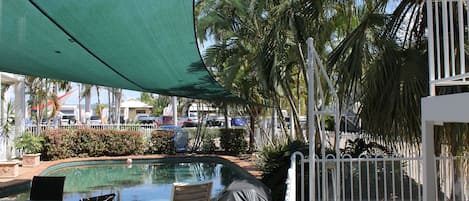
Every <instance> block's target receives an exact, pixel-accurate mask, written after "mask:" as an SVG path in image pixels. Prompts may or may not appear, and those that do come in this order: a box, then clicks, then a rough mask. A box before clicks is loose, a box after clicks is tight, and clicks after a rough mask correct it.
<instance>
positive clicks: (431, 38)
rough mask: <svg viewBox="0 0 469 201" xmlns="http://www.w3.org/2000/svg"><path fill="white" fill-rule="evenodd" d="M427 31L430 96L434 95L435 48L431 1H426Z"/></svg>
mask: <svg viewBox="0 0 469 201" xmlns="http://www.w3.org/2000/svg"><path fill="white" fill-rule="evenodd" d="M426 3H427V24H428V26H427V29H428V32H427V34H428V67H429V89H430V96H434V95H436V91H435V84H434V80H435V46H434V35H433V33H434V31H433V10H432V8H433V3H432V0H427V2H426Z"/></svg>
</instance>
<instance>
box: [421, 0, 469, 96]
mask: <svg viewBox="0 0 469 201" xmlns="http://www.w3.org/2000/svg"><path fill="white" fill-rule="evenodd" d="M468 10H469V4H468V3H467V0H427V16H428V18H427V23H428V30H427V31H428V32H427V34H428V56H429V73H430V93H431V95H432V96H434V95H436V87H437V86H455V85H468V84H469V72H468V68H467V67H466V63H468V59H469V55H468V53H467V47H466V46H467V45H468V44H469V31H468V27H469V26H468V24H469V12H467V11H468Z"/></svg>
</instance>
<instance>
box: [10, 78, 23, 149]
mask: <svg viewBox="0 0 469 201" xmlns="http://www.w3.org/2000/svg"><path fill="white" fill-rule="evenodd" d="M25 114H26V101H25V84H24V80H21V81H19V82H17V83H16V84H15V135H14V136H13V137H19V136H21V135H22V134H23V132H24V131H25V116H26V115H25ZM15 155H16V154H15Z"/></svg>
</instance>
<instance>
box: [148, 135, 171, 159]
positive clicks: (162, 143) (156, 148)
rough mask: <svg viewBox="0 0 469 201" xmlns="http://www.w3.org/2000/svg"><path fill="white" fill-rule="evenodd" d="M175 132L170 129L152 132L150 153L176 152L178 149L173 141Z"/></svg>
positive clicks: (149, 146) (149, 145)
mask: <svg viewBox="0 0 469 201" xmlns="http://www.w3.org/2000/svg"><path fill="white" fill-rule="evenodd" d="M173 136H174V132H173V131H170V130H155V131H153V132H152V133H151V137H150V142H149V144H148V153H151V154H174V153H176V149H175V147H174V141H173Z"/></svg>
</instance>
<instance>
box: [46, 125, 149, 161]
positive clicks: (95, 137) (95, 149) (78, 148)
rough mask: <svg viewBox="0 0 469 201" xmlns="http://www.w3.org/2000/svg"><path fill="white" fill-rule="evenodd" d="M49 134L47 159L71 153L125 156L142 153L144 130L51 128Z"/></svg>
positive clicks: (86, 155) (91, 155)
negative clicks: (142, 131) (142, 132)
mask: <svg viewBox="0 0 469 201" xmlns="http://www.w3.org/2000/svg"><path fill="white" fill-rule="evenodd" d="M41 135H42V136H43V137H44V138H45V146H44V150H43V152H42V159H43V160H57V159H63V158H70V157H88V156H90V157H95V156H125V155H135V154H142V153H143V150H144V143H143V137H142V134H141V133H139V132H136V131H117V130H97V129H89V128H82V129H77V130H67V129H49V130H46V131H44V132H43V133H41Z"/></svg>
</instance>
